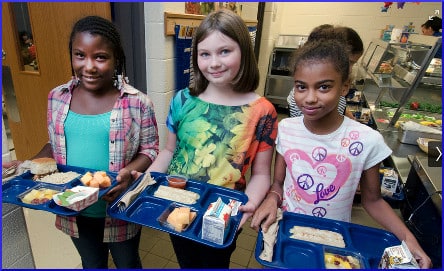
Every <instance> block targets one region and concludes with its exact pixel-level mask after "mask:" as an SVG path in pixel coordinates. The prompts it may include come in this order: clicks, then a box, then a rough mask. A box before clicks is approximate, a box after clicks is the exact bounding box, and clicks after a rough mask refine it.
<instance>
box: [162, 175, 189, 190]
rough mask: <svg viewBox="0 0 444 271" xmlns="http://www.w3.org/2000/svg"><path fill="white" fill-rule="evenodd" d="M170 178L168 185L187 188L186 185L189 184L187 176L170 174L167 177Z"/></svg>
mask: <svg viewBox="0 0 444 271" xmlns="http://www.w3.org/2000/svg"><path fill="white" fill-rule="evenodd" d="M166 178H167V180H168V186H170V187H174V188H179V189H185V186H186V185H187V178H186V177H184V176H180V175H170V176H167V177H166Z"/></svg>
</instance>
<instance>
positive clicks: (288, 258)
mask: <svg viewBox="0 0 444 271" xmlns="http://www.w3.org/2000/svg"><path fill="white" fill-rule="evenodd" d="M259 234H260V235H261V237H263V236H262V233H259ZM279 238H280V240H278V242H277V243H276V244H275V246H274V252H273V260H272V262H267V261H263V260H260V259H259V257H258V256H259V255H260V253H261V252H262V250H263V244H256V254H257V255H256V259H258V260H259V261H260V263H262V264H263V265H265V266H267V267H271V268H289V269H306V268H307V269H308V268H310V269H311V268H315V269H320V268H322V267H323V264H322V263H323V258H322V246H319V245H317V244H312V243H307V242H294V241H293V240H289V239H286V238H282V236H278V239H279ZM261 239H262V238H261ZM258 249H259V251H258Z"/></svg>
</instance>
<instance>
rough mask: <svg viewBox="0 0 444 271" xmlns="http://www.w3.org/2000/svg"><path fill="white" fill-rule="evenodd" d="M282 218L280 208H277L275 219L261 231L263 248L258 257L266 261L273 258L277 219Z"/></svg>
mask: <svg viewBox="0 0 444 271" xmlns="http://www.w3.org/2000/svg"><path fill="white" fill-rule="evenodd" d="M281 219H282V210H281V209H280V208H278V209H277V214H276V221H275V222H274V223H273V224H271V225H270V227H269V228H268V231H267V232H266V233H264V232H263V231H262V235H263V240H264V249H263V250H262V252H261V254H260V255H259V259H261V260H263V261H267V262H271V261H272V259H273V249H274V244H276V239H277V233H278V231H279V221H280V220H281Z"/></svg>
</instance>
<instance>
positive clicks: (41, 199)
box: [17, 183, 63, 205]
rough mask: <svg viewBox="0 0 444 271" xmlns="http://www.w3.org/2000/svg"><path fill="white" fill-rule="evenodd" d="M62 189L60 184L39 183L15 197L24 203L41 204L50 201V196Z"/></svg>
mask: <svg viewBox="0 0 444 271" xmlns="http://www.w3.org/2000/svg"><path fill="white" fill-rule="evenodd" d="M62 190H63V188H61V187H60V186H56V185H51V184H46V183H39V184H36V185H35V186H33V187H31V188H29V189H28V190H26V191H24V192H22V193H20V194H19V195H18V196H17V198H18V199H19V200H20V201H21V202H22V203H24V204H30V205H43V204H48V203H49V202H50V201H52V196H53V195H55V194H57V193H60V192H61V191H62Z"/></svg>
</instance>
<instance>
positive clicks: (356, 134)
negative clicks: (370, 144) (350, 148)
mask: <svg viewBox="0 0 444 271" xmlns="http://www.w3.org/2000/svg"><path fill="white" fill-rule="evenodd" d="M349 135H350V138H351V139H353V140H356V139H358V138H359V132H358V131H351V132H350V134H349Z"/></svg>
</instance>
